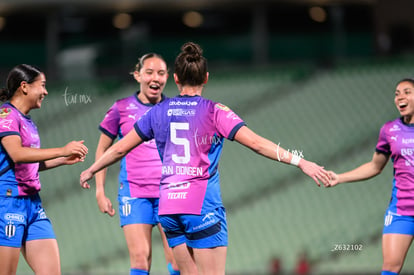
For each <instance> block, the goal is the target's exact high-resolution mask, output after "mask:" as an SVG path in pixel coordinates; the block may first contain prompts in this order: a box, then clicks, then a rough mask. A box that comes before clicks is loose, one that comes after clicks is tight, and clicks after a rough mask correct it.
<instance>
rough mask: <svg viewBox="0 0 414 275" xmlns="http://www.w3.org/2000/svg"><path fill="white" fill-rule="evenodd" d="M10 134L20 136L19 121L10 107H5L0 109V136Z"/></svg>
mask: <svg viewBox="0 0 414 275" xmlns="http://www.w3.org/2000/svg"><path fill="white" fill-rule="evenodd" d="M10 135H18V136H20V122H19V119H18V118H17V117H16V116H15V114H14V113H13V112H12V109H11V108H6V107H5V108H2V109H1V110H0V138H1V137H5V136H10Z"/></svg>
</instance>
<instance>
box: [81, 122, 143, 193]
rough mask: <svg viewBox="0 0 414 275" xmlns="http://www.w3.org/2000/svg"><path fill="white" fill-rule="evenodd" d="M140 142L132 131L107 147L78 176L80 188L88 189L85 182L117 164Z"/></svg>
mask: <svg viewBox="0 0 414 275" xmlns="http://www.w3.org/2000/svg"><path fill="white" fill-rule="evenodd" d="M142 142H143V140H142V139H141V137H140V136H139V135H138V134H137V132H136V131H135V130H134V129H132V130H131V131H129V133H128V134H127V135H126V136H125V137H124V138H122V139H121V140H120V141H118V142H117V143H115V144H114V145H112V146H111V147H109V148H108V150H106V151H105V153H104V154H103V155H102V156H101V157H100V158H99V159H98V160H96V161H95V162H94V163H93V164H92V165H91V166H90V167H89V168H88V169H86V170H85V171H83V172H82V174H81V175H80V185H81V186H82V188H88V189H89V188H90V185H89V184H88V183H87V181H88V180H90V179H91V178H93V176H94V175H95V174H96V173H97V172H98V171H100V170H102V169H104V168H105V167H108V166H110V165H111V164H113V163H115V162H117V161H118V160H120V159H121V158H122V157H123V156H125V155H126V154H127V153H128V152H129V151H131V150H132V149H133V148H134V147H136V146H138V145H139V144H141V143H142Z"/></svg>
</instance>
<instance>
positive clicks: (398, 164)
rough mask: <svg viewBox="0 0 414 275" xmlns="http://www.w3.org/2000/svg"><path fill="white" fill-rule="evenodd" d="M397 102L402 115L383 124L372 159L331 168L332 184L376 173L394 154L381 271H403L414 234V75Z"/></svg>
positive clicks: (399, 88)
mask: <svg viewBox="0 0 414 275" xmlns="http://www.w3.org/2000/svg"><path fill="white" fill-rule="evenodd" d="M394 103H395V105H396V107H397V109H398V111H399V112H400V115H401V117H400V118H397V119H395V120H393V121H389V122H387V123H385V124H384V125H383V126H382V128H381V130H380V133H379V138H378V143H377V146H376V152H375V153H374V155H373V157H372V160H371V161H369V162H367V163H365V164H362V165H361V166H359V167H358V168H356V169H353V170H350V171H347V172H344V173H342V174H339V175H338V174H336V173H334V172H332V171H329V174H330V178H331V180H330V182H329V184H328V187H329V186H335V185H337V184H339V183H344V182H354V181H362V180H366V179H370V178H372V177H375V176H377V175H378V174H380V173H381V172H382V170H383V168H384V167H385V165H386V164H387V162H388V160H389V159H390V157H391V159H392V162H393V165H394V179H393V189H392V193H391V200H390V203H389V207H388V209H387V210H386V213H385V219H384V229H383V235H382V253H383V264H382V273H381V274H382V275H395V274H398V273H399V272H400V270H401V268H402V266H403V264H404V260H405V256H406V255H407V251H408V249H409V248H410V245H411V242H412V240H413V236H414V197H413V193H414V158H413V156H414V138H413V134H414V79H411V78H406V79H403V80H401V81H399V82H398V83H397V87H396V90H395V98H394Z"/></svg>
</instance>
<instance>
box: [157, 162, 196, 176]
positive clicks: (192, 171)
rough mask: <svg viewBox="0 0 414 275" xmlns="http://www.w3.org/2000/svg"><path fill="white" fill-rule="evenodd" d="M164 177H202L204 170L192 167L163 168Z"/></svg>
mask: <svg viewBox="0 0 414 275" xmlns="http://www.w3.org/2000/svg"><path fill="white" fill-rule="evenodd" d="M162 174H163V175H174V174H176V175H187V176H193V177H197V176H202V175H203V168H202V167H192V166H178V165H177V166H162Z"/></svg>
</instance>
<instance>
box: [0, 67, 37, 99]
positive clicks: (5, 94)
mask: <svg viewBox="0 0 414 275" xmlns="http://www.w3.org/2000/svg"><path fill="white" fill-rule="evenodd" d="M40 74H42V71H40V69H39V68H37V67H35V66H32V65H27V64H20V65H17V66H16V67H14V68H13V69H12V70H11V71H10V72H9V75H8V76H7V80H6V88H2V89H0V101H3V102H4V101H7V100H9V99H10V98H12V96H13V95H14V93H15V92H16V91H17V89H18V88H19V87H20V85H21V83H22V81H26V82H27V83H29V84H30V83H32V82H34V81H35V80H36V78H37V77H38V76H39V75H40Z"/></svg>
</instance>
